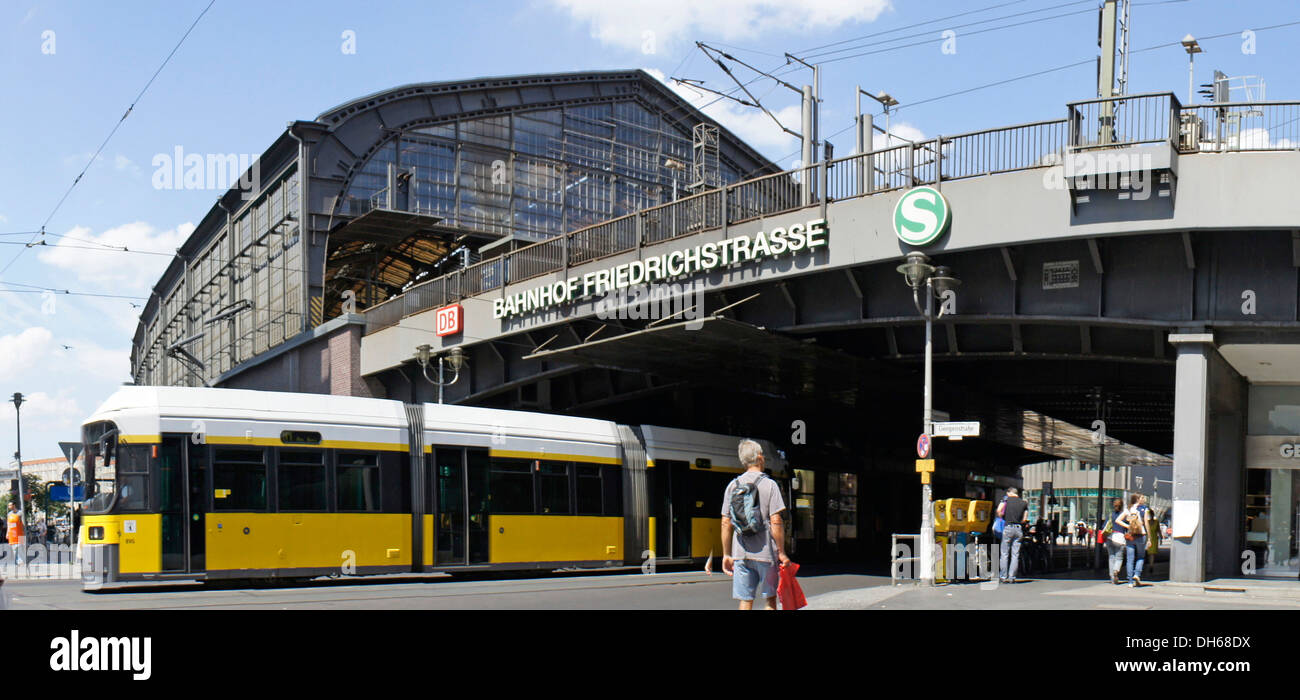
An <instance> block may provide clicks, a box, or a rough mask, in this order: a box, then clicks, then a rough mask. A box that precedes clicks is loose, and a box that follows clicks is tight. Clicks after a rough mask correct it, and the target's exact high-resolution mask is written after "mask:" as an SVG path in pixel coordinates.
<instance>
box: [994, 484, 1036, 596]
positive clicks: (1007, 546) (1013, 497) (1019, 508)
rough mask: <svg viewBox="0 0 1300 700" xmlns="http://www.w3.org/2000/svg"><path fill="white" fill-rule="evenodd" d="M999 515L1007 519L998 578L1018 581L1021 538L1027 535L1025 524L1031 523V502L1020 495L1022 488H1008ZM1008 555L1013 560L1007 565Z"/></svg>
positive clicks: (1012, 581)
mask: <svg viewBox="0 0 1300 700" xmlns="http://www.w3.org/2000/svg"><path fill="white" fill-rule="evenodd" d="M998 517H1000V518H1002V519H1003V520H1004V521H1006V525H1005V526H1003V528H1002V552H1001V557H1000V559H1001V565H1000V566H999V567H998V572H999V575H998V580H999V581H1001V582H1003V583H1015V582H1016V570H1017V569H1018V568H1019V566H1020V540H1021V539H1022V538H1024V536H1025V525H1026V524H1028V523H1029V504H1028V503H1026V502H1025V499H1023V498H1021V497H1020V490H1019V489H1017V488H1015V487H1012V488H1009V489H1007V498H1006V500H1004V501H1002V504H1001V505H999V506H998ZM1008 557H1009V558H1010V560H1011V566H1010V568H1008V567H1007V559H1008Z"/></svg>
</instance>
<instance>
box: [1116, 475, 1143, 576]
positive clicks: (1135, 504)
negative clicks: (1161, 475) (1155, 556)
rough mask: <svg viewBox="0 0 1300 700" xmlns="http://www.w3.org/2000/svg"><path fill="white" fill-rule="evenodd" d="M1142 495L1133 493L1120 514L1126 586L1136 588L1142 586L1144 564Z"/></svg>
mask: <svg viewBox="0 0 1300 700" xmlns="http://www.w3.org/2000/svg"><path fill="white" fill-rule="evenodd" d="M1141 501H1142V494H1138V493H1134V494H1130V495H1129V497H1128V508H1127V509H1125V510H1124V512H1123V513H1121V514H1120V519H1122V520H1123V521H1124V528H1125V533H1124V539H1125V544H1124V561H1125V563H1126V565H1127V569H1128V585H1129V587H1131V588H1138V587H1139V586H1141V585H1142V565H1143V564H1144V563H1146V556H1147V540H1146V522H1145V520H1146V510H1147V508H1146V506H1144V505H1141Z"/></svg>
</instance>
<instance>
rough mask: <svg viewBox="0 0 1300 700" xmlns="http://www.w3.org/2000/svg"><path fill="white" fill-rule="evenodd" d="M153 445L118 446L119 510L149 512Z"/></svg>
mask: <svg viewBox="0 0 1300 700" xmlns="http://www.w3.org/2000/svg"><path fill="white" fill-rule="evenodd" d="M152 447H153V446H152V445H118V448H117V455H118V457H117V459H118V462H117V481H118V489H119V490H118V493H117V509H118V510H119V511H147V510H149V455H150V453H151V451H152Z"/></svg>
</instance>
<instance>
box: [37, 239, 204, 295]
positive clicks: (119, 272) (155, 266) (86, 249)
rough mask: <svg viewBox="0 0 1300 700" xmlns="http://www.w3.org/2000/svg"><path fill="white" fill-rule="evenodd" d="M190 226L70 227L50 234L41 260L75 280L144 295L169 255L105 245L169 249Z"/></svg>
mask: <svg viewBox="0 0 1300 700" xmlns="http://www.w3.org/2000/svg"><path fill="white" fill-rule="evenodd" d="M193 230H194V224H191V223H188V222H187V223H184V224H181V225H180V226H177V227H176V228H173V229H168V230H166V231H158V230H157V229H155V228H154V227H153V226H151V225H149V224H147V223H145V222H143V221H136V222H134V223H129V224H123V225H121V226H117V227H114V228H111V229H108V230H107V231H104V232H103V233H102V234H99V235H95V234H94V233H92V232H91V230H90V229H88V228H86V227H84V226H77V227H74V228H73V229H72V230H70V231H68V232H67V233H66V234H65V235H66V236H68V237H67V238H52V239H50V240H51V241H57V243H50V244H49V245H46V246H43V247H41V248H40V254H39V257H40V260H41V262H43V263H45V264H47V265H51V266H53V267H57V268H60V269H62V270H67V271H68V272H70V273H71V274H72V277H74V278H75V279H76V280H77V281H79V282H82V283H87V284H97V285H105V286H111V287H112V290H113V293H117V294H129V293H136V294H141V295H144V296H147V295H148V290H149V288H150V287H151V286H152V285H153V283H154V282H156V281H157V280H158V278H159V277H160V276H161V275H162V272H163V270H165V269H166V268H167V265H168V263H170V262H171V258H170V257H168V256H165V255H145V254H142V253H122V252H114V251H111V250H109V249H107V248H105V246H113V247H122V246H125V247H126V248H127V249H128V250H136V251H151V252H162V253H172V252H174V251H175V250H176V249H177V248H178V247H180V245H181V244H182V243H184V242H185V239H186V238H188V237H189V235H190V233H191V232H192V231H193Z"/></svg>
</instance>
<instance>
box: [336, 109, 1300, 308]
mask: <svg viewBox="0 0 1300 700" xmlns="http://www.w3.org/2000/svg"><path fill="white" fill-rule="evenodd" d="M1068 113H1069V116H1068V118H1066V119H1058V120H1048V121H1038V122H1030V123H1027V124H1018V125H1015V126H1006V127H997V128H993V129H985V130H982V131H973V132H970V133H966V134H958V135H956V136H938V137H935V138H933V139H930V140H928V141H920V142H915V143H913V142H910V141H909V142H903V143H900V144H897V145H891V146H889V147H888V148H880V149H876V150H873V151H870V152H868V153H861V154H854V155H850V156H846V157H843V158H836V159H834V160H831V161H828V162H823V163H817V164H815V165H810V166H806V167H801V168H794V169H791V170H786V171H783V172H779V173H773V174H770V175H764V176H761V177H758V178H754V179H752V180H745V181H743V182H737V183H733V184H730V185H727V186H725V187H722V188H718V189H714V190H709V191H706V192H701V193H697V194H694V195H691V196H689V197H685V198H682V199H678V200H676V201H673V202H669V203H667V204H661V205H658V206H655V207H651V208H649V209H645V210H642V211H638V212H635V213H632V214H628V215H626V216H621V217H618V218H615V219H610V220H608V221H604V222H601V223H598V224H595V225H592V226H587V227H584V228H581V229H578V230H575V231H571V232H569V233H567V234H563V235H560V236H556V237H554V238H550V239H547V240H544V241H539V242H537V243H533V244H531V245H528V246H524V247H522V248H519V249H518V250H514V251H511V252H508V253H505V254H503V255H501V256H500V257H497V258H492V259H490V260H484V261H482V262H479V263H476V264H474V265H470V266H469V267H467V268H464V269H460V270H455V271H453V272H450V273H447V274H446V275H444V276H442V277H440V278H437V279H434V280H430V281H428V282H424V283H421V284H419V285H415V286H413V287H411V288H410V289H408V290H407V291H406V292H404V293H403V294H402V295H401V296H399V297H395V298H393V299H390V300H388V301H386V302H383V303H381V304H378V305H376V306H374V307H371V308H370V309H368V310H366V311H365V312H364V313H365V315H366V333H372V332H374V331H376V330H379V329H381V328H385V327H387V326H391V325H393V324H395V323H397V322H399V321H400V320H401V319H402V318H403V317H405V316H409V315H411V314H414V313H419V312H421V311H426V310H428V309H431V308H435V307H438V306H442V305H445V304H449V303H451V302H454V301H456V300H458V299H463V298H465V297H468V296H473V295H476V294H481V293H483V292H487V291H491V290H494V289H500V288H501V287H503V286H505V285H509V284H515V283H518V282H522V281H524V280H528V279H531V278H534V277H539V276H542V275H546V274H551V273H554V272H558V271H560V270H564V269H566V268H567V267H570V266H573V265H581V264H583V263H587V262H591V261H593V260H599V259H601V258H606V257H609V256H612V255H618V254H621V253H626V252H629V251H633V250H637V249H639V248H641V247H643V246H646V245H653V244H656V243H661V242H663V241H669V240H673V239H675V238H680V237H684V236H690V235H694V234H697V233H700V232H703V231H707V230H710V229H715V228H719V227H722V226H724V225H727V224H736V223H742V222H746V221H752V220H755V219H760V218H763V217H768V216H774V215H777V214H783V213H787V212H791V211H796V210H799V209H803V208H805V207H810V206H817V205H822V204H825V203H827V202H832V201H840V200H845V199H852V198H855V197H864V196H870V195H873V194H878V193H881V192H890V191H894V190H899V189H903V188H907V187H912V186H915V185H929V184H936V183H941V182H943V181H945V180H959V179H963V178H971V177H980V176H984V175H994V174H999V173H1008V172H1015V171H1021V170H1030V169H1034V168H1042V167H1049V166H1053V165H1058V164H1060V163H1061V154H1062V153H1063V152H1064V151H1066V150H1076V151H1078V150H1091V149H1099V148H1120V147H1124V146H1133V145H1139V144H1155V143H1168V144H1170V145H1171V146H1174V147H1178V148H1179V150H1181V151H1182V152H1197V151H1206V150H1213V151H1254V150H1295V149H1298V148H1300V102H1259V103H1232V104H1221V105H1210V106H1192V107H1183V106H1182V105H1181V104H1180V103H1179V102H1178V99H1177V98H1176V97H1175V96H1174V95H1173V94H1172V93H1147V94H1142V95H1126V96H1123V97H1115V98H1108V99H1093V100H1083V101H1080V102H1071V103H1069V105H1068ZM381 194H383V193H376V195H375V196H376V197H378V196H380V195H381ZM351 203H355V204H362V205H363V206H364V205H365V204H368V203H364V204H363V203H362V202H357V201H355V200H353V201H352V202H351ZM464 218H469V217H464Z"/></svg>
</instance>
